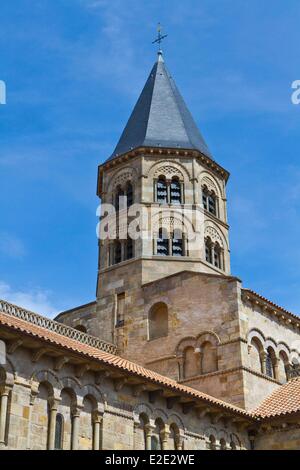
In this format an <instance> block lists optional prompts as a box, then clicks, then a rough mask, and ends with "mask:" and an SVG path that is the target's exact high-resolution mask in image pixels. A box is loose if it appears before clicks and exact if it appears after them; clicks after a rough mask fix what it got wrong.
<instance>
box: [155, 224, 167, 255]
mask: <svg viewBox="0 0 300 470" xmlns="http://www.w3.org/2000/svg"><path fill="white" fill-rule="evenodd" d="M157 254H158V255H159V256H168V255H169V238H168V234H167V233H166V230H165V229H163V228H160V229H159V232H158V239H157Z"/></svg>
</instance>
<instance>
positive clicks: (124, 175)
mask: <svg viewBox="0 0 300 470" xmlns="http://www.w3.org/2000/svg"><path fill="white" fill-rule="evenodd" d="M134 179H135V172H134V170H133V169H132V168H124V169H123V170H120V171H118V172H117V173H116V174H115V175H114V176H113V177H112V180H111V181H110V183H109V187H108V191H113V190H114V189H115V188H116V187H117V186H123V185H125V184H126V183H127V182H128V181H131V182H132V181H134Z"/></svg>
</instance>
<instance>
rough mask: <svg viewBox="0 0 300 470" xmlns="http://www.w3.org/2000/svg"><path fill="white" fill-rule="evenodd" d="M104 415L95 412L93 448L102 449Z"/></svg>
mask: <svg viewBox="0 0 300 470" xmlns="http://www.w3.org/2000/svg"><path fill="white" fill-rule="evenodd" d="M101 423H102V416H101V415H99V413H95V414H94V416H93V450H100V448H101V446H100V436H101Z"/></svg>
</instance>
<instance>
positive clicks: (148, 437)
mask: <svg viewBox="0 0 300 470" xmlns="http://www.w3.org/2000/svg"><path fill="white" fill-rule="evenodd" d="M154 429H155V426H153V425H151V424H146V426H145V434H146V450H151V437H152V433H153V430H154Z"/></svg>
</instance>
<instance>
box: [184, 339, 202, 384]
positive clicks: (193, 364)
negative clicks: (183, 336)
mask: <svg viewBox="0 0 300 470" xmlns="http://www.w3.org/2000/svg"><path fill="white" fill-rule="evenodd" d="M183 367H184V369H183V370H184V378H189V377H195V376H196V375H199V373H200V364H199V357H198V355H197V354H195V350H194V348H193V346H188V347H187V348H185V350H184V352H183Z"/></svg>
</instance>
